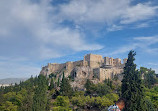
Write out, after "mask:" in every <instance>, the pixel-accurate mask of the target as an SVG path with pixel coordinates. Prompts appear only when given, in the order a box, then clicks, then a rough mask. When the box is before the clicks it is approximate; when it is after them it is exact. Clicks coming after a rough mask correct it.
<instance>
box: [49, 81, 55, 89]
mask: <svg viewBox="0 0 158 111" xmlns="http://www.w3.org/2000/svg"><path fill="white" fill-rule="evenodd" d="M53 88H55V84H54V79H53V78H52V79H51V82H50V86H49V90H52V89H53Z"/></svg>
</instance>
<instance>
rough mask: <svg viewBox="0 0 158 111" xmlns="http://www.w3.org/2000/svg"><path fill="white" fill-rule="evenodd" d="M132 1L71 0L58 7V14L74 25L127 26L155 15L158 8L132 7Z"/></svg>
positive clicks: (140, 4) (149, 6) (142, 5)
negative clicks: (114, 24)
mask: <svg viewBox="0 0 158 111" xmlns="http://www.w3.org/2000/svg"><path fill="white" fill-rule="evenodd" d="M131 2H132V0H119V2H118V0H97V1H95V0H94V1H93V0H72V1H70V3H68V4H62V5H60V9H59V11H60V14H61V16H62V17H64V18H65V17H66V18H67V19H68V20H72V21H74V22H75V23H78V24H83V23H87V22H88V23H106V24H113V23H114V22H115V21H120V23H121V24H129V23H133V22H137V21H141V20H146V19H149V18H152V17H153V16H156V15H157V9H158V6H153V5H152V4H151V3H139V4H136V5H132V3H131Z"/></svg>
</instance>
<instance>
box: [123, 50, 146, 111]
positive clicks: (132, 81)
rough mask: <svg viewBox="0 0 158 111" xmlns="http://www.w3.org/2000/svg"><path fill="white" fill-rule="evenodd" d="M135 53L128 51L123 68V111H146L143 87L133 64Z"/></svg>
mask: <svg viewBox="0 0 158 111" xmlns="http://www.w3.org/2000/svg"><path fill="white" fill-rule="evenodd" d="M135 55H136V53H135V52H134V51H130V52H129V54H128V60H127V63H126V64H125V67H124V73H123V74H124V77H123V80H122V91H121V92H122V97H123V98H125V99H126V105H125V109H124V110H125V111H147V110H146V105H145V99H144V93H143V86H142V82H141V77H140V74H139V71H138V70H137V69H136V64H134V60H135V58H134V56H135Z"/></svg>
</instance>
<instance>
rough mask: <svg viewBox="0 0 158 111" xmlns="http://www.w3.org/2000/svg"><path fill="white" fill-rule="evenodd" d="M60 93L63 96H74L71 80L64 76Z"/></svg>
mask: <svg viewBox="0 0 158 111" xmlns="http://www.w3.org/2000/svg"><path fill="white" fill-rule="evenodd" d="M60 93H61V95H62V96H69V97H70V96H72V88H71V85H70V83H69V80H68V79H67V78H65V77H64V74H63V78H62V81H61V85H60Z"/></svg>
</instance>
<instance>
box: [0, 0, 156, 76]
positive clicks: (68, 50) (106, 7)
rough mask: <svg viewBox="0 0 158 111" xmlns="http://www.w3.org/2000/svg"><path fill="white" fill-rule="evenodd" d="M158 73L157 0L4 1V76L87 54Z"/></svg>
mask: <svg viewBox="0 0 158 111" xmlns="http://www.w3.org/2000/svg"><path fill="white" fill-rule="evenodd" d="M130 50H134V51H136V53H137V55H136V56H135V57H136V61H135V63H136V64H137V67H138V68H139V67H147V68H152V69H154V70H155V71H156V73H158V0H119V1H118V0H0V79H3V78H25V77H30V76H31V75H33V76H35V75H38V74H39V72H40V70H41V67H42V66H45V65H47V63H64V62H67V61H77V60H82V59H83V56H84V55H86V54H88V53H93V54H100V55H102V56H103V57H105V56H107V57H113V58H121V59H123V58H127V56H128V53H129V51H130Z"/></svg>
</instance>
